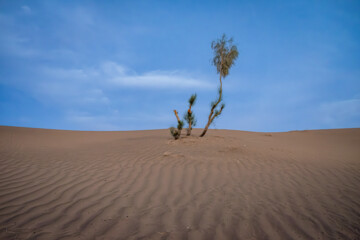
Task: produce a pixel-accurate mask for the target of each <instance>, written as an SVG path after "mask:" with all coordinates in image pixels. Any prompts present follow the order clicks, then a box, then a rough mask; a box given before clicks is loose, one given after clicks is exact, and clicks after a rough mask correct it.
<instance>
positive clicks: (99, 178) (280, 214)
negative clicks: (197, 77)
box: [0, 126, 360, 240]
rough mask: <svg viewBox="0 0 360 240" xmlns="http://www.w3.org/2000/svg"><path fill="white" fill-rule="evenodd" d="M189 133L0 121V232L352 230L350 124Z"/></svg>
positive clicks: (356, 136)
mask: <svg viewBox="0 0 360 240" xmlns="http://www.w3.org/2000/svg"><path fill="white" fill-rule="evenodd" d="M183 132H185V131H183ZM193 133H194V136H193V137H185V136H184V137H183V138H182V139H180V140H177V141H175V140H173V139H172V138H171V136H170V134H169V131H168V130H167V129H163V130H148V131H119V132H83V131H62V130H46V129H31V128H19V127H5V126H2V127H0V239H204V240H205V239H206V240H207V239H360V129H334V130H316V131H291V132H284V133H257V132H244V131H231V130H209V132H208V134H207V135H206V136H205V137H204V138H198V137H196V136H198V135H199V133H200V130H199V129H195V130H194V131H193Z"/></svg>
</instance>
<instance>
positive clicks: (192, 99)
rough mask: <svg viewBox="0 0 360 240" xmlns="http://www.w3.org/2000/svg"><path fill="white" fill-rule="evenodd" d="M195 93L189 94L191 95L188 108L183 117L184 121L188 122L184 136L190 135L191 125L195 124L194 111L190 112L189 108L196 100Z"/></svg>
mask: <svg viewBox="0 0 360 240" xmlns="http://www.w3.org/2000/svg"><path fill="white" fill-rule="evenodd" d="M196 97H197V95H196V93H195V94H193V95H191V97H190V98H189V101H188V102H189V109H188V111H187V112H186V113H185V114H184V119H185V121H186V122H187V123H188V128H187V131H186V136H190V135H191V130H192V127H193V126H195V125H196V119H195V115H194V113H193V112H192V110H191V108H192V106H194V105H195V102H196Z"/></svg>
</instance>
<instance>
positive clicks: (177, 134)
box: [169, 127, 180, 140]
mask: <svg viewBox="0 0 360 240" xmlns="http://www.w3.org/2000/svg"><path fill="white" fill-rule="evenodd" d="M169 130H170V134H171V136H173V137H174V138H175V140H176V139H178V138H179V137H180V132H179V131H178V129H176V128H174V127H171V128H169Z"/></svg>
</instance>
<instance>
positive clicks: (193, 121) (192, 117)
mask: <svg viewBox="0 0 360 240" xmlns="http://www.w3.org/2000/svg"><path fill="white" fill-rule="evenodd" d="M184 119H185V121H186V122H187V123H188V124H189V123H190V122H191V125H192V126H196V122H197V121H196V118H195V114H194V113H193V112H191V113H189V112H187V113H185V114H184Z"/></svg>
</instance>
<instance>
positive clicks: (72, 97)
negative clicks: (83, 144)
mask: <svg viewBox="0 0 360 240" xmlns="http://www.w3.org/2000/svg"><path fill="white" fill-rule="evenodd" d="M359 13H360V2H359V1H356V0H353V1H347V0H342V1H196V2H195V1H36V0H35V1H0V125H10V126H25V127H40V128H54V129H71V130H142V129H159V128H168V127H170V126H171V125H176V119H175V116H174V115H173V112H172V110H173V109H177V110H178V111H179V112H180V113H184V112H185V111H186V109H187V99H188V98H189V96H190V95H191V94H192V93H195V92H196V93H197V94H198V101H197V103H196V105H195V106H194V109H193V110H194V113H195V115H196V116H197V118H198V125H197V126H196V127H200V128H202V127H204V125H205V124H206V119H207V116H208V114H209V109H210V102H211V101H212V100H214V99H215V97H216V91H217V90H216V89H217V86H218V83H219V80H218V75H217V74H216V69H215V68H214V66H212V65H211V58H212V54H213V53H212V50H211V47H210V45H211V41H213V40H216V39H217V38H219V37H221V35H222V34H223V33H225V34H227V35H228V36H230V37H233V38H234V41H235V43H236V44H237V46H238V49H239V57H238V59H237V61H236V64H235V66H233V68H232V69H231V70H230V74H229V76H228V77H226V78H225V80H224V90H223V92H224V101H225V103H226V108H225V109H224V111H223V114H222V116H221V117H220V118H218V119H217V120H216V121H215V123H214V125H212V128H217V129H237V130H248V131H289V130H302V129H324V128H348V127H360V14H359Z"/></svg>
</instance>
